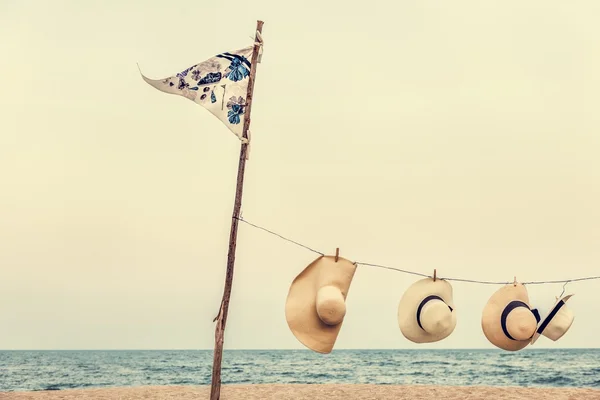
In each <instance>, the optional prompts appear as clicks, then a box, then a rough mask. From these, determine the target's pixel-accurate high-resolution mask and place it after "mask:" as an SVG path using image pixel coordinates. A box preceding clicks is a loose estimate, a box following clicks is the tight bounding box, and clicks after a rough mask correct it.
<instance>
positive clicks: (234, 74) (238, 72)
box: [225, 56, 250, 82]
mask: <svg viewBox="0 0 600 400" xmlns="http://www.w3.org/2000/svg"><path fill="white" fill-rule="evenodd" d="M244 61H248V60H246V57H244V56H238V57H235V58H234V59H233V60H231V64H230V65H229V68H227V72H226V73H225V77H226V78H229V79H230V80H232V81H234V82H237V81H241V80H242V79H244V78H245V77H247V76H249V75H250V71H248V68H246V66H245V65H244Z"/></svg>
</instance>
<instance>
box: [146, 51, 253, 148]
mask: <svg viewBox="0 0 600 400" xmlns="http://www.w3.org/2000/svg"><path fill="white" fill-rule="evenodd" d="M253 49H254V46H250V47H246V48H244V49H241V50H236V51H232V52H225V53H221V54H218V55H216V56H215V57H212V58H209V59H208V60H206V61H203V62H201V63H199V64H195V65H192V66H191V67H189V68H187V69H185V70H184V71H182V72H180V73H178V74H176V75H173V76H171V77H168V78H165V79H160V80H153V79H149V78H147V77H145V76H144V74H142V72H141V70H140V74H141V75H142V78H144V80H145V81H146V82H148V83H149V84H150V85H151V86H154V87H155V88H156V89H158V90H160V91H161V92H165V93H171V94H177V95H180V96H183V97H186V98H188V99H190V100H192V101H194V102H195V103H197V104H200V105H201V106H203V107H204V108H206V109H207V110H208V111H210V112H211V113H212V114H213V115H215V116H216V117H217V118H219V119H220V120H221V121H222V122H223V123H224V124H225V125H226V126H227V127H228V128H229V130H231V131H232V132H233V133H234V134H235V135H236V136H237V137H238V138H239V139H240V140H242V141H244V142H247V141H246V140H244V139H243V129H244V120H245V118H246V117H245V111H246V96H247V94H248V82H249V80H250V69H251V65H250V60H251V59H252V52H253Z"/></svg>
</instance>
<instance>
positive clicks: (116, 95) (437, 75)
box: [0, 0, 600, 349]
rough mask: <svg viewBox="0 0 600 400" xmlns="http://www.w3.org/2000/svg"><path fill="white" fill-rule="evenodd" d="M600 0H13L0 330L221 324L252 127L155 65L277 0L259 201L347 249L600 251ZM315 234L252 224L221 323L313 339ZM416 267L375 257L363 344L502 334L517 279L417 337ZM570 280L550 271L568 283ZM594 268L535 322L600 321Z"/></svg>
mask: <svg viewBox="0 0 600 400" xmlns="http://www.w3.org/2000/svg"><path fill="white" fill-rule="evenodd" d="M599 12H600V4H599V3H598V2H597V1H594V0H587V1H579V2H560V1H556V0H553V1H541V0H532V1H528V2H521V1H502V2H500V1H493V2H479V1H474V0H468V1H463V2H459V3H457V2H452V3H449V2H443V1H420V2H408V1H394V2H393V1H388V2H383V1H374V2H369V3H364V2H354V3H353V2H348V1H344V2H341V1H331V2H323V1H314V0H308V1H305V2H301V3H300V2H297V3H289V2H281V1H272V0H269V1H260V0H256V1H252V2H248V1H238V0H232V1H227V2H198V1H188V0H181V1H178V2H174V3H173V2H172V3H168V2H165V1H156V0H152V1H144V2H142V1H128V2H124V1H117V0H107V1H104V2H82V1H76V0H68V1H67V0H56V1H54V2H46V1H41V0H38V1H16V0H0V36H1V37H3V38H6V39H5V40H2V41H0V75H1V76H2V77H3V84H2V85H3V88H2V90H0V193H1V196H0V349H212V348H213V346H214V323H213V322H212V320H213V318H214V317H215V316H216V314H217V311H218V307H219V304H220V301H221V296H222V290H223V285H224V277H225V264H226V258H227V247H228V238H229V229H230V222H231V213H232V209H233V201H234V192H235V183H236V173H237V160H238V156H239V145H240V142H239V140H238V139H237V138H236V137H235V136H234V135H233V134H232V133H231V132H230V131H229V130H228V129H227V128H226V127H225V125H223V124H222V123H221V122H220V121H219V120H218V119H217V118H216V117H214V116H212V115H211V114H210V113H209V112H208V111H206V110H204V109H203V108H202V107H201V106H199V105H197V104H194V103H193V102H191V101H189V100H187V99H185V98H183V97H179V96H173V95H169V94H165V93H161V92H159V91H157V90H156V89H154V88H152V87H150V86H149V85H148V84H146V83H145V82H144V81H143V80H142V78H141V77H140V75H139V71H138V67H137V65H136V63H139V65H140V67H141V69H142V71H143V72H144V74H145V75H147V76H148V77H150V78H154V79H159V78H164V77H167V76H171V75H173V74H174V73H176V72H179V71H181V70H183V69H185V68H187V67H189V66H190V65H193V64H196V63H198V62H201V61H204V60H206V59H208V58H210V57H213V56H214V55H215V54H218V53H221V52H224V51H230V50H235V49H239V48H243V47H245V46H248V45H250V44H251V43H252V41H253V39H252V37H253V34H254V30H255V26H256V20H257V19H261V20H263V21H264V22H265V25H264V29H263V38H264V43H265V44H264V54H263V57H262V63H261V64H259V66H258V71H257V77H256V86H255V91H254V103H253V107H252V125H251V131H252V151H251V155H250V160H249V161H248V163H247V166H246V179H245V187H244V199H243V217H244V218H245V219H246V220H248V221H250V222H252V223H255V224H258V225H260V226H264V227H266V228H268V229H270V230H273V231H275V232H277V233H279V234H281V235H284V236H286V237H289V238H291V239H293V240H295V241H298V242H300V243H303V244H306V245H309V246H311V247H313V248H316V249H318V250H320V251H322V252H325V253H328V254H332V253H334V252H335V249H336V247H339V248H340V256H342V257H345V258H348V259H350V260H353V261H361V262H369V263H376V264H383V265H387V266H392V267H396V268H402V269H407V270H411V271H418V272H421V273H426V274H431V273H432V272H433V269H434V268H435V269H437V273H438V276H442V277H457V278H466V279H476V280H492V281H512V280H513V277H514V276H516V277H517V280H519V281H532V280H555V279H556V280H560V279H571V278H578V277H585V276H592V275H600V268H599V264H600V246H599V238H600V210H599V208H598V205H599V204H600V157H598V154H600V135H599V134H598V132H599V128H600V113H598V105H599V104H600V73H599V72H598V71H600V25H599V24H598V23H597V15H598V13H599ZM315 257H316V255H315V254H313V253H311V252H310V251H307V250H306V249H303V248H301V247H298V246H295V245H294V244H291V243H288V242H285V241H282V240H281V239H279V238H277V237H276V236H273V235H269V234H268V233H266V232H263V231H260V230H257V229H254V228H252V227H251V226H248V225H245V224H241V225H240V228H239V236H238V248H237V257H236V266H235V278H234V283H233V293H232V299H231V305H230V312H229V319H228V322H227V330H226V334H225V349H272V348H276V349H302V348H304V347H303V346H302V344H300V343H299V342H298V341H297V340H296V339H295V337H294V336H293V334H292V333H291V332H290V330H289V329H288V327H287V324H286V321H285V315H284V306H285V299H286V296H287V292H288V290H289V286H290V284H291V282H292V280H293V279H294V278H295V276H296V275H297V274H299V273H300V272H301V271H302V270H303V269H304V268H305V267H306V266H307V265H308V264H310V263H311V262H312V261H313V260H314V259H315ZM417 279H419V278H418V277H416V276H413V275H407V274H403V273H399V272H394V271H390V270H384V269H377V268H372V267H364V266H360V267H359V268H358V270H357V272H356V275H355V277H354V280H353V281H352V285H351V288H350V291H349V295H348V298H347V314H346V318H345V321H344V324H343V327H342V330H341V332H340V335H339V338H338V340H337V342H336V346H335V348H336V349H343V348H347V349H348V348H350V349H352V348H359V349H368V348H391V349H396V348H397V349H404V348H423V349H435V348H485V349H493V348H495V347H494V346H493V345H492V344H491V343H489V342H488V341H487V339H486V338H485V336H484V335H483V332H482V330H481V312H482V309H483V307H484V305H485V303H486V302H487V300H488V299H489V298H490V296H491V295H492V294H493V293H494V291H495V290H497V289H498V288H499V286H490V285H475V284H470V283H462V282H453V283H452V287H453V290H454V302H455V309H456V311H457V320H458V323H457V327H456V329H455V331H454V332H453V333H452V335H450V336H449V337H448V338H447V339H445V340H443V341H440V342H437V343H432V344H421V345H417V344H414V343H412V342H409V341H408V340H407V339H405V338H404V337H403V336H402V334H401V332H400V329H399V327H398V322H397V308H398V303H399V301H400V298H401V296H402V294H403V293H404V291H405V290H406V289H407V288H408V287H409V286H410V285H411V284H412V283H413V282H415V281H416V280H417ZM562 289H563V287H562V284H553V285H530V286H528V293H529V296H530V300H531V302H532V304H533V305H534V306H537V307H539V308H541V309H544V308H548V307H550V305H551V304H552V303H553V302H554V300H555V296H558V295H559V294H560V293H561V292H562ZM599 289H600V281H585V282H577V283H570V284H569V285H567V287H566V293H574V294H575V296H573V298H572V299H571V300H569V302H568V306H569V307H570V308H571V309H572V310H573V311H574V313H575V322H574V324H573V325H572V327H571V329H570V330H569V331H568V332H567V334H566V335H565V336H564V337H563V338H562V339H560V340H559V341H558V342H552V341H551V340H549V339H547V338H541V339H540V340H538V342H536V344H535V347H536V348H545V347H550V348H556V347H600V335H598V334H597V331H598V329H599V328H600V322H599V321H598V318H597V316H598V315H599V314H600V290H599Z"/></svg>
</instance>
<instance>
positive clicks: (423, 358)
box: [0, 349, 600, 392]
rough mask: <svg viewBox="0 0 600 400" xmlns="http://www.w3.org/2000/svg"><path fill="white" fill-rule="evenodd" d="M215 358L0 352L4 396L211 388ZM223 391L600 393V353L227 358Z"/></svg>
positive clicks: (203, 354) (230, 354) (234, 353)
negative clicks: (408, 388)
mask: <svg viewBox="0 0 600 400" xmlns="http://www.w3.org/2000/svg"><path fill="white" fill-rule="evenodd" d="M212 354H213V353H212V350H106V351H96V350H88V351H79V350H73V351H0V392H8V391H38V390H64V389H75V388H99V387H124V386H146V385H209V384H210V381H211V368H212ZM222 371H223V372H222V383H223V384H225V385H227V384H269V383H281V384H298V383H301V384H324V383H370V384H381V385H414V384H422V385H478V386H480V385H484V386H524V387H588V388H600V349H551V350H545V349H532V350H523V351H519V352H514V353H513V352H505V351H502V350H334V351H333V352H332V353H330V354H327V355H322V354H317V353H314V352H311V351H308V350H225V351H224V354H223V364H222Z"/></svg>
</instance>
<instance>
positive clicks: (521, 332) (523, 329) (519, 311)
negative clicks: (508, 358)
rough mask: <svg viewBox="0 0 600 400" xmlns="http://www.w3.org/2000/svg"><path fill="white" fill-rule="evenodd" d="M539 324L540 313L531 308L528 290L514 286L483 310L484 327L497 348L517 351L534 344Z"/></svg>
mask: <svg viewBox="0 0 600 400" xmlns="http://www.w3.org/2000/svg"><path fill="white" fill-rule="evenodd" d="M539 320H540V316H539V313H538V311H537V309H532V308H531V306H530V305H529V295H528V294H527V289H526V288H525V286H523V285H522V284H520V283H511V284H508V285H506V286H504V287H502V288H500V289H498V290H497V291H496V292H495V293H494V294H493V295H492V296H491V297H490V299H489V300H488V302H487V304H486V305H485V307H484V308H483V313H482V317H481V327H482V329H483V333H484V334H485V336H486V337H487V339H488V340H489V341H490V342H491V343H492V344H493V345H495V346H496V347H499V348H501V349H504V350H508V351H517V350H521V349H522V348H524V347H525V346H527V345H528V344H529V343H530V341H531V338H532V337H533V334H534V333H535V331H536V328H537V324H538V322H539Z"/></svg>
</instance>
